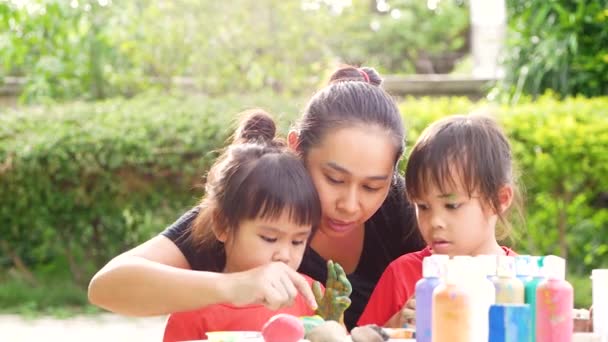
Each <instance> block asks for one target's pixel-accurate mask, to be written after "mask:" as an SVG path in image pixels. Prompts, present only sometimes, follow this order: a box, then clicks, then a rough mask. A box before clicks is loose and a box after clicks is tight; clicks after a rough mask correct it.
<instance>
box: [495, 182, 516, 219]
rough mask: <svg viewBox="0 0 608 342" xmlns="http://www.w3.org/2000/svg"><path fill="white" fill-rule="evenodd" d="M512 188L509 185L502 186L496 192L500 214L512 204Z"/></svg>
mask: <svg viewBox="0 0 608 342" xmlns="http://www.w3.org/2000/svg"><path fill="white" fill-rule="evenodd" d="M513 196H514V194H513V186H512V185H510V184H506V185H503V186H502V187H501V188H500V189H499V190H498V203H499V205H500V208H499V209H500V213H501V214H502V213H504V212H505V211H506V210H507V209H509V207H510V206H511V203H513Z"/></svg>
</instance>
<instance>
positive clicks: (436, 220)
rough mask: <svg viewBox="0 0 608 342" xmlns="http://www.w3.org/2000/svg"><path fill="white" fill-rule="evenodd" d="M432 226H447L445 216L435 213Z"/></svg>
mask: <svg viewBox="0 0 608 342" xmlns="http://www.w3.org/2000/svg"><path fill="white" fill-rule="evenodd" d="M431 226H432V227H433V228H440V229H441V228H445V221H444V220H443V218H442V217H441V215H439V214H437V213H434V214H433V215H432V216H431Z"/></svg>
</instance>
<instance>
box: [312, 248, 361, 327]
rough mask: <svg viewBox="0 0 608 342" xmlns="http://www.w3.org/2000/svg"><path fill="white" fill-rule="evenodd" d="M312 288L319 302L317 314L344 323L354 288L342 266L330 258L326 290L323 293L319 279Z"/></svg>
mask: <svg viewBox="0 0 608 342" xmlns="http://www.w3.org/2000/svg"><path fill="white" fill-rule="evenodd" d="M312 289H313V292H314V295H315V298H316V300H317V303H318V304H319V309H317V312H316V313H317V315H319V316H321V317H323V318H324V319H325V320H328V321H336V322H340V323H344V311H346V309H348V307H349V306H350V303H351V301H350V294H351V293H352V291H353V288H352V286H351V284H350V281H348V278H347V277H346V272H344V269H343V268H342V266H340V265H339V264H337V263H334V262H333V261H331V260H329V261H328V262H327V282H326V283H325V292H324V293H322V291H321V285H320V283H319V282H318V281H315V282H314V283H313V287H312Z"/></svg>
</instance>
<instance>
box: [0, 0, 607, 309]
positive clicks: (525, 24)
mask: <svg viewBox="0 0 608 342" xmlns="http://www.w3.org/2000/svg"><path fill="white" fill-rule="evenodd" d="M469 5H470V4H469V1H466V0H461V1H458V0H428V1H426V0H385V1H382V0H352V1H348V0H341V1H338V0H334V1H331V0H302V1H283V0H257V1H248V0H233V1H224V2H222V1H198V0H174V1H162V0H155V1H146V0H132V1H129V2H122V1H121V2H118V1H116V2H113V1H111V0H31V1H27V0H21V1H17V0H12V1H11V0H2V1H0V61H1V63H0V84H2V85H3V88H1V89H3V92H4V93H3V94H4V95H5V96H4V97H0V310H2V312H10V313H22V314H23V313H25V314H39V313H52V314H55V315H71V314H72V313H75V312H76V313H79V312H87V313H88V312H97V311H98V310H97V309H95V308H93V307H91V306H89V305H88V304H87V299H86V285H87V283H88V281H89V280H90V278H91V276H92V275H93V274H94V272H95V271H96V270H98V269H99V268H100V267H101V266H102V265H104V264H105V263H106V262H107V261H108V260H109V259H110V258H111V257H112V256H114V255H116V254H118V253H120V252H121V251H124V250H126V249H128V248H130V247H132V246H134V245H136V244H138V243H140V242H142V241H144V240H146V239H148V238H149V237H151V236H153V235H155V234H158V233H159V232H160V231H162V230H163V229H164V228H165V227H166V226H167V225H168V224H170V223H171V222H173V221H174V220H175V219H176V218H177V217H179V215H180V214H181V213H182V212H184V211H185V210H187V209H188V208H190V207H191V206H192V205H194V204H195V203H196V202H197V200H198V199H199V198H200V197H201V195H202V189H201V187H200V185H201V180H202V176H203V175H204V172H205V170H206V169H207V168H208V167H209V165H210V163H211V162H212V161H213V159H214V157H215V156H216V155H217V154H216V151H217V149H219V148H221V147H222V146H224V145H225V142H226V139H227V137H228V135H229V134H230V132H231V129H232V127H233V124H234V119H235V114H236V113H238V112H239V111H241V110H243V109H247V108H251V107H262V108H265V109H267V110H268V111H270V112H271V113H273V114H274V115H275V117H277V118H278V119H279V121H280V126H281V132H282V133H283V134H286V133H287V131H288V129H289V126H290V124H291V123H293V121H294V119H295V118H297V116H298V114H299V111H300V110H301V109H302V108H303V106H304V105H305V103H306V99H307V98H309V97H310V96H311V95H312V94H313V93H314V90H315V89H318V88H319V87H320V86H322V85H323V83H324V81H325V80H326V78H327V76H328V73H329V72H330V70H332V69H333V68H334V67H335V66H337V65H339V64H340V63H350V64H355V65H370V66H373V67H375V68H376V69H378V70H379V71H380V73H381V74H383V75H412V74H418V75H420V74H441V75H450V77H460V76H463V75H464V76H470V75H471V74H472V70H473V67H474V62H473V59H472V57H471V52H470V51H471V20H470V10H469V8H470V7H469ZM506 8H507V23H508V30H507V35H506V41H505V48H504V51H503V53H502V54H501V56H500V60H499V62H500V65H501V66H502V70H503V75H504V76H502V77H499V78H497V79H496V80H495V81H490V82H487V83H485V84H484V87H483V88H482V89H481V93H480V94H479V96H466V97H465V96H452V97H449V96H442V97H436V96H432V97H430V96H416V97H414V96H410V95H408V94H407V93H406V94H399V93H395V94H394V95H395V96H396V97H397V99H398V102H399V106H400V109H401V113H402V115H403V118H404V121H405V124H406V128H407V131H408V137H407V142H408V145H410V146H411V144H412V143H413V142H414V141H415V140H416V137H417V135H418V134H419V133H420V131H421V130H422V129H423V128H424V127H425V126H426V125H428V124H429V123H430V122H431V121H433V120H435V119H437V118H439V117H441V116H444V115H448V114H455V113H468V112H472V111H485V112H490V113H493V114H495V115H497V116H498V117H499V119H500V121H501V122H502V123H503V125H504V127H505V129H506V131H507V133H508V135H509V137H510V138H511V141H512V144H513V148H514V151H515V156H516V160H517V161H518V164H519V169H520V171H521V179H522V184H523V186H524V189H525V194H526V202H525V208H526V221H525V222H518V223H517V225H516V230H515V231H516V233H515V235H514V237H513V238H512V241H508V242H507V243H509V244H511V245H512V246H513V247H514V248H515V249H516V250H517V251H519V252H520V253H528V254H557V255H561V256H564V257H566V258H567V260H568V270H569V276H568V279H569V280H570V281H571V282H572V283H573V284H574V286H575V294H576V305H577V306H578V307H588V305H589V304H590V299H591V297H590V280H589V275H590V271H591V269H593V268H599V267H603V268H606V267H608V177H607V175H608V153H607V152H608V150H607V148H608V97H606V95H607V94H608V21H607V20H608V1H606V0H581V1H574V0H571V1H570V0H529V1H515V0H507V1H506ZM0 93H2V91H0Z"/></svg>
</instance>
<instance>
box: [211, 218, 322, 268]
mask: <svg viewBox="0 0 608 342" xmlns="http://www.w3.org/2000/svg"><path fill="white" fill-rule="evenodd" d="M310 233H311V226H310V225H303V226H302V225H298V224H295V223H293V220H290V218H289V215H288V212H287V211H284V212H283V214H282V215H281V216H280V217H279V218H278V219H275V220H269V219H261V218H256V219H254V220H245V221H243V222H241V224H240V225H239V228H238V230H237V231H236V233H234V234H230V235H228V234H220V235H219V236H218V239H219V240H220V241H222V242H224V243H225V247H226V267H225V269H224V272H240V271H245V270H249V269H252V268H255V267H258V266H261V265H265V264H268V263H271V262H274V261H279V262H284V263H286V264H287V265H289V267H291V268H292V269H294V270H297V269H298V267H299V266H300V263H301V262H302V257H303V255H304V250H305V247H306V241H307V240H308V238H309V236H310Z"/></svg>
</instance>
